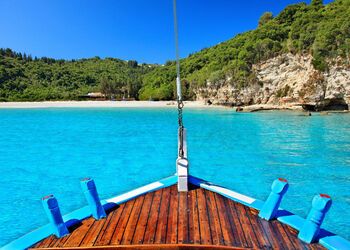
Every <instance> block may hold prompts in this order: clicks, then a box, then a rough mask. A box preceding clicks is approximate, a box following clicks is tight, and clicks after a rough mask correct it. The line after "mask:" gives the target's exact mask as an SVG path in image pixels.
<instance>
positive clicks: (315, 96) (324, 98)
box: [196, 53, 350, 110]
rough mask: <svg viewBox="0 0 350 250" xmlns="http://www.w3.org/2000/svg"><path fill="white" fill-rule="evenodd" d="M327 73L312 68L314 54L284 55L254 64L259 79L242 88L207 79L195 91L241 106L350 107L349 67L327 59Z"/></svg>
mask: <svg viewBox="0 0 350 250" xmlns="http://www.w3.org/2000/svg"><path fill="white" fill-rule="evenodd" d="M328 65H329V69H328V71H327V72H320V71H318V70H316V69H315V68H314V67H313V64H312V56H310V55H293V54H290V53H288V54H284V55H280V56H277V57H275V58H272V59H269V60H267V61H264V62H261V63H259V64H256V65H253V71H254V73H255V75H256V78H257V81H256V83H255V84H250V85H249V86H247V87H243V88H239V87H236V86H235V84H229V82H230V79H229V78H227V79H226V80H222V81H221V82H218V83H215V84H214V83H211V82H207V86H206V87H205V88H200V89H197V90H196V97H197V100H204V101H207V102H211V103H213V104H220V105H230V106H242V105H254V104H269V105H278V106H286V105H287V106H288V105H289V106H293V105H294V106H295V105H300V106H303V107H304V108H305V109H311V110H312V109H316V110H328V109H349V107H350V67H349V66H346V65H345V64H344V63H342V62H341V60H338V61H332V62H328Z"/></svg>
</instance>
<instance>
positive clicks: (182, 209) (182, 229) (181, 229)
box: [177, 192, 188, 244]
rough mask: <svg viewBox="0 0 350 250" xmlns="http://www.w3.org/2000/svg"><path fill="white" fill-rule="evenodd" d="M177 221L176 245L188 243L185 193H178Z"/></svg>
mask: <svg viewBox="0 0 350 250" xmlns="http://www.w3.org/2000/svg"><path fill="white" fill-rule="evenodd" d="M178 213H179V215H178V217H179V221H178V225H177V227H178V235H177V240H178V243H179V244H181V243H188V212H187V193H185V192H180V193H179V212H178Z"/></svg>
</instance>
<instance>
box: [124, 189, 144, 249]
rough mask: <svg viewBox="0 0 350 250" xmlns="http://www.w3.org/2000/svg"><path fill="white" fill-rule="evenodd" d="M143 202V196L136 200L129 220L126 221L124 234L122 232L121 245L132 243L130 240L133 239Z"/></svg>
mask: <svg viewBox="0 0 350 250" xmlns="http://www.w3.org/2000/svg"><path fill="white" fill-rule="evenodd" d="M144 200H145V196H144V195H142V196H140V197H138V198H136V201H135V204H134V208H133V210H132V212H131V214H130V219H129V221H128V224H127V225H126V227H125V232H124V235H123V238H122V241H121V242H120V244H121V245H129V244H130V243H131V242H132V238H133V237H134V233H135V228H136V225H137V222H138V220H139V218H140V212H141V209H142V205H143V202H144Z"/></svg>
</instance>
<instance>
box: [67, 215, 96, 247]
mask: <svg viewBox="0 0 350 250" xmlns="http://www.w3.org/2000/svg"><path fill="white" fill-rule="evenodd" d="M94 221H95V219H94V218H92V217H90V218H88V219H85V220H83V221H82V225H81V226H79V227H78V228H76V229H75V230H74V231H73V232H72V233H71V234H70V235H69V238H68V239H67V241H66V242H65V243H64V245H63V246H64V247H78V246H79V245H80V243H81V241H82V240H83V239H84V237H85V235H86V233H87V231H88V230H89V229H90V227H91V226H92V224H93V223H94Z"/></svg>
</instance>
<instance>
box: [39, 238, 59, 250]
mask: <svg viewBox="0 0 350 250" xmlns="http://www.w3.org/2000/svg"><path fill="white" fill-rule="evenodd" d="M56 240H57V237H56V236H54V235H51V236H49V237H47V238H45V239H44V240H42V241H39V242H38V243H37V244H36V245H35V246H34V247H35V248H45V247H49V246H50V244H51V243H52V242H53V241H56Z"/></svg>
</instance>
